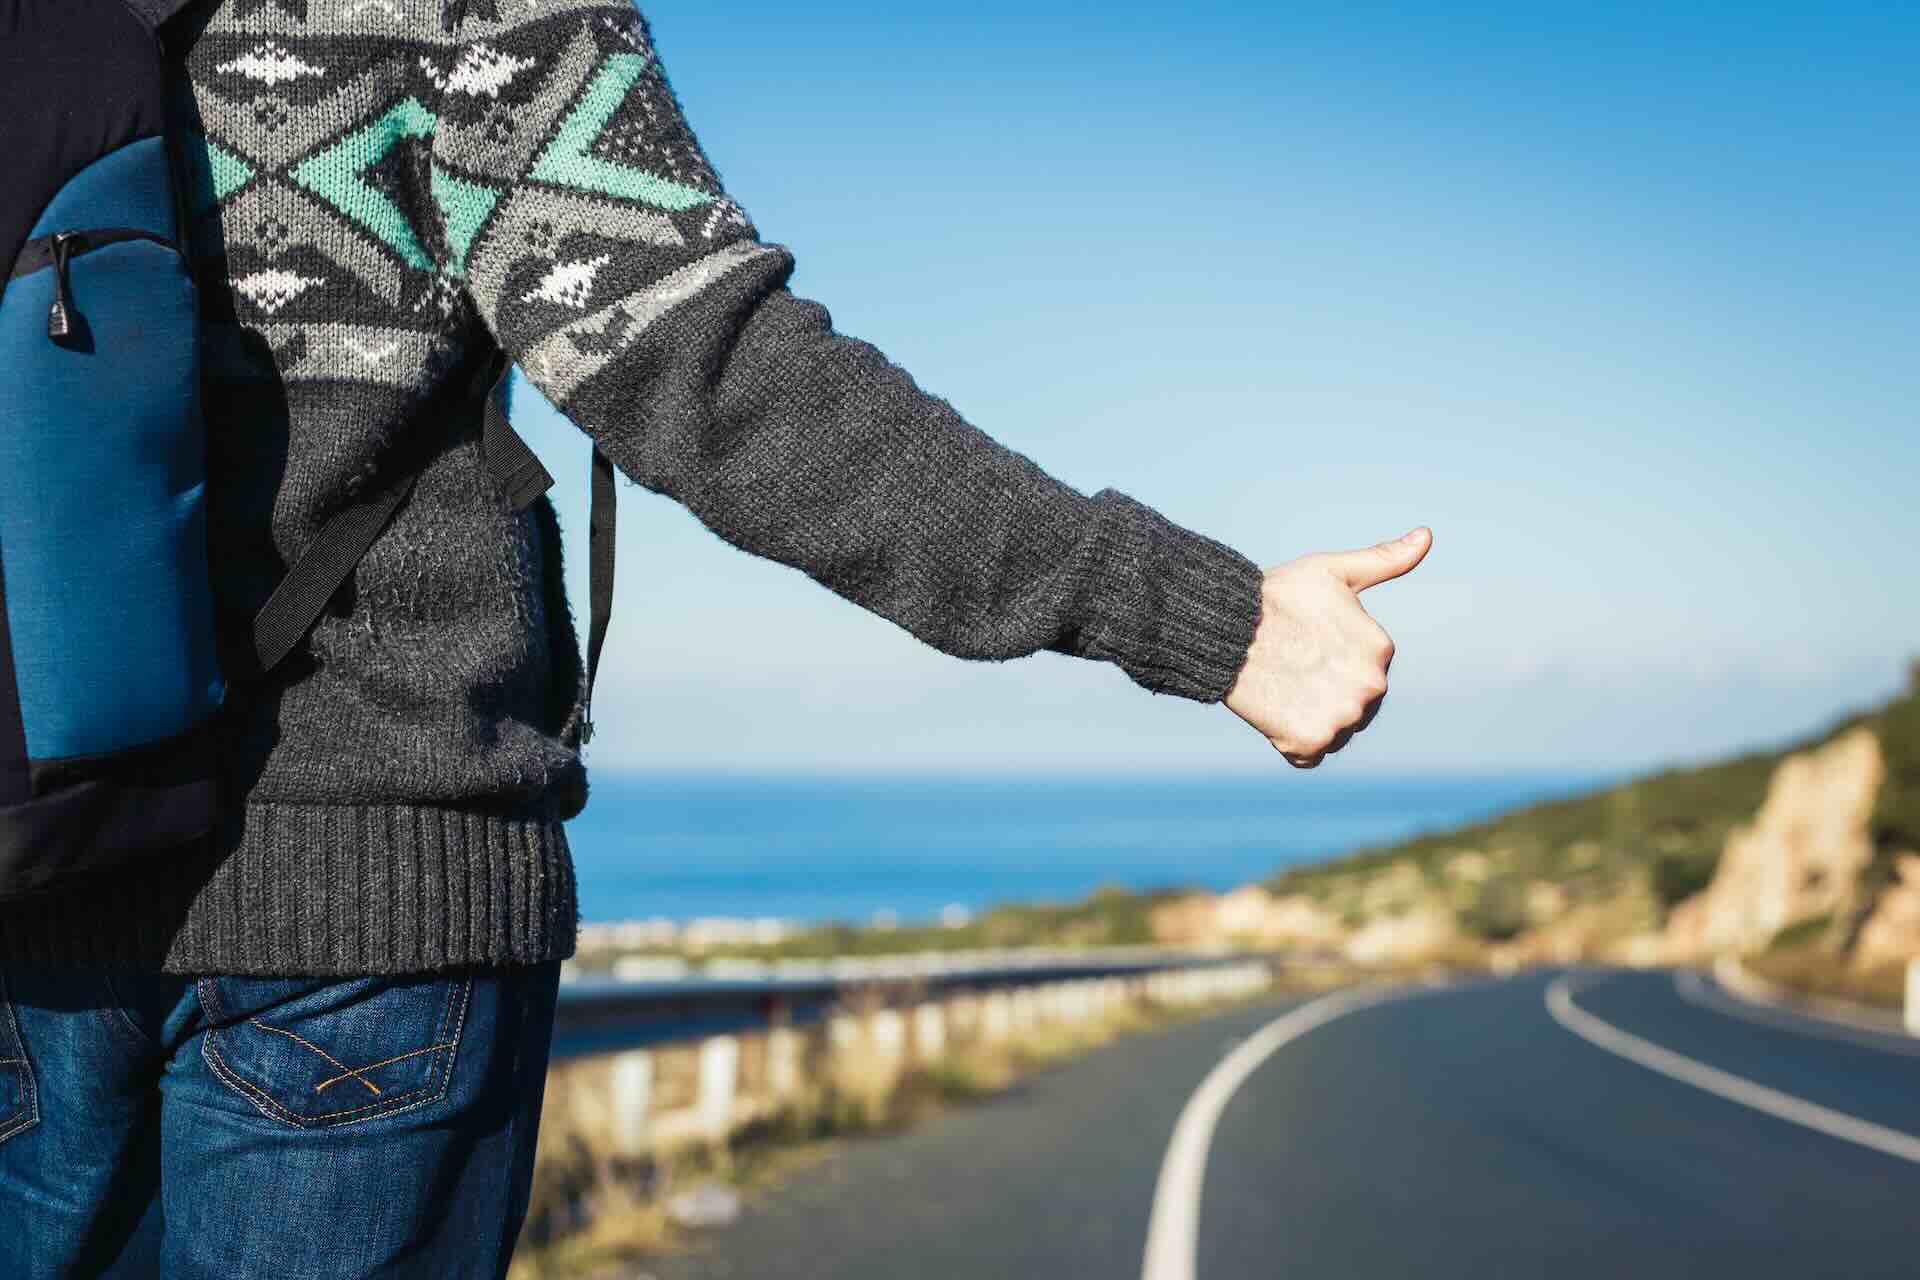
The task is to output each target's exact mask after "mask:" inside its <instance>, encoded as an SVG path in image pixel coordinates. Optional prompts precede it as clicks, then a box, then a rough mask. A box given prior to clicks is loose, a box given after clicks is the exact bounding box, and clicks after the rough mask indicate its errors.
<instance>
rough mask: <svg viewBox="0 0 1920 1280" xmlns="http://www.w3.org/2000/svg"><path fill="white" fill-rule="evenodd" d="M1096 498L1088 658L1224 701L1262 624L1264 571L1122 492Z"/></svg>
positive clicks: (1150, 683) (1137, 679) (1152, 684)
mask: <svg viewBox="0 0 1920 1280" xmlns="http://www.w3.org/2000/svg"><path fill="white" fill-rule="evenodd" d="M1094 501H1095V503H1096V504H1098V505H1099V506H1101V507H1102V513H1101V514H1102V518H1103V520H1104V521H1105V522H1106V529H1107V531H1108V532H1107V538H1106V545H1105V546H1104V547H1103V548H1102V555H1101V560H1100V571H1101V577H1100V580H1099V581H1098V583H1097V584H1096V590H1095V593H1094V595H1093V597H1092V598H1091V599H1090V600H1089V601H1088V604H1087V607H1088V609H1089V611H1090V612H1091V614H1092V615H1093V618H1094V622H1093V625H1092V626H1091V627H1090V628H1089V635H1090V640H1089V643H1088V646H1087V648H1086V650H1085V651H1084V653H1083V656H1085V657H1089V658H1096V659H1100V660H1103V661H1107V662H1112V663H1114V664H1115V665H1117V666H1118V667H1119V668H1120V669H1121V670H1123V671H1125V672H1126V673H1127V675H1128V677H1129V678H1130V679H1132V680H1133V682H1134V683H1135V684H1138V685H1140V686H1142V687H1143V688H1146V689H1149V690H1151V691H1153V692H1154V693H1171V694H1175V695H1177V696H1179V697H1182V698H1191V699H1193V700H1194V701H1196V702H1219V701H1220V700H1221V699H1222V698H1225V697H1226V696H1227V692H1228V691H1229V690H1230V689H1232V688H1233V683H1234V681H1235V680H1236V679H1237V678H1238V677H1239V675H1240V669H1241V668H1242V667H1243V666H1245V665H1246V661H1247V651H1248V649H1249V648H1251V647H1252V645H1253V633H1254V629H1255V628H1256V627H1257V626H1258V625H1259V622H1260V586H1261V579H1262V573H1261V570H1260V566H1258V565H1256V564H1255V563H1254V562H1253V561H1251V560H1249V559H1247V557H1246V556H1244V555H1242V554H1240V553H1239V552H1238V551H1235V550H1234V549H1233V548H1232V547H1229V546H1227V545H1225V544H1224V543H1220V542H1216V541H1214V540H1213V539H1212V538H1209V537H1206V536H1205V535H1203V534H1199V533H1195V532H1194V531H1193V530H1191V529H1186V528H1182V527H1181V526H1180V525H1177V524H1174V523H1173V522H1172V521H1170V520H1168V519H1167V518H1166V517H1165V516H1163V515H1161V514H1160V513H1159V512H1158V511H1155V510H1154V509H1153V508H1152V507H1149V506H1147V505H1145V504H1144V503H1141V502H1138V501H1136V500H1135V499H1133V498H1131V497H1128V496H1127V495H1126V494H1124V493H1121V492H1120V491H1119V490H1117V489H1103V490H1101V491H1100V492H1099V493H1097V494H1095V495H1094Z"/></svg>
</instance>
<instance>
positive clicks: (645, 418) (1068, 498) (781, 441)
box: [420, 0, 1260, 702]
mask: <svg viewBox="0 0 1920 1280" xmlns="http://www.w3.org/2000/svg"><path fill="white" fill-rule="evenodd" d="M445 61H446V66H445V67H444V68H438V69H436V75H437V76H438V77H439V79H437V80H436V83H439V84H443V85H444V92H443V93H442V94H441V96H440V99H439V101H438V103H437V109H436V112H435V128H434V140H433V147H432V156H431V189H430V191H429V192H427V193H425V195H423V196H422V198H421V200H420V203H422V204H425V203H427V201H426V198H425V196H426V195H430V197H431V203H432V205H433V206H434V207H435V208H437V209H438V211H439V214H440V227H439V232H440V234H439V244H438V245H437V246H436V250H437V254H438V256H439V258H440V262H439V268H440V274H441V278H442V279H445V280H450V281H458V282H459V283H460V286H461V288H462V291H463V292H464V293H465V294H466V295H467V297H468V298H470V299H471V301H472V303H473V306H474V308H475V310H476V311H477V313H478V316H479V319H480V321H481V322H482V323H483V324H485V325H486V327H487V328H488V329H489V330H490V331H491V332H492V333H493V334H494V335H495V336H496V337H497V338H498V340H499V341H500V343H501V344H502V345H503V346H504V347H505V348H506V350H507V351H508V353H509V354H510V355H511V356H512V357H513V359H514V360H515V362H516V363H518V364H519V366H520V367H521V369H522V370H523V371H524V372H525V374H526V376H527V377H528V378H529V379H531V380H532V381H533V383H534V385H536V386H538V387H539V388H540V389H541V391H542V392H544V393H545V394H546V396H547V398H548V399H549V400H551V401H552V402H553V403H554V404H556V405H558V406H559V407H560V408H561V409H562V410H563V411H564V412H565V413H566V414H567V416H568V417H570V418H571V419H572V420H573V421H574V422H575V423H577V424H578V425H579V426H580V427H581V428H582V429H583V430H585V431H586V432H587V433H589V434H590V435H592V436H593V438H594V439H595V440H596V441H597V442H598V443H599V444H600V445H601V446H602V447H603V448H604V449H605V451H606V453H607V454H608V456H609V457H611V458H612V459H613V461H614V463H615V464H616V465H617V466H618V467H619V468H620V469H621V470H622V471H624V472H625V473H626V474H627V475H629V476H630V477H632V478H633V479H634V480H636V481H638V482H639V483H641V484H644V485H646V486H647V487H648V488H650V489H652V490H654V491H656V492H658V493H662V494H665V495H667V496H668V497H671V498H673V499H675V500H676V501H678V502H680V503H682V504H684V505H685V506H686V507H687V508H688V509H689V510H691V511H692V512H693V513H694V514H695V515H696V516H697V517H699V519H700V520H701V521H702V522H704V523H705V524H706V525H707V527H708V528H710V529H712V530H713V531H714V532H715V533H717V534H718V535H719V536H721V537H722V538H724V539H726V540H727V541H728V542H730V543H732V544H733V545H734V546H737V547H739V548H741V549H743V550H745V551H748V552H751V553H752V554H754V555H757V556H763V557H766V558H768V559H772V560H777V561H780V562H781V563H783V564H787V565H791V566H792V567H794V568H796V569H799V570H801V571H802V572H804V573H806V574H807V575H809V576H810V577H812V578H813V579H815V580H816V581H818V582H820V583H822V584H824V585H825V586H827V587H829V588H830V589H832V590H833V591H835V592H837V593H838V594H840V595H841V596H843V597H845V598H846V599H848V600H851V601H853V602H854V603H855V604H858V605H860V606H861V607H862V608H865V609H868V610H870V611H872V612H873V613H876V614H879V615H880V616H881V617H884V618H887V619H889V620H890V621H892V622H894V623H897V624H898V625H900V626H901V627H904V628H905V629H906V630H907V631H909V632H911V633H912V634H913V635H915V636H918V637H919V638H920V639H922V640H924V641H925V642H926V643H928V644H930V645H933V646H934V647H935V648H938V649H940V650H942V651H943V652H946V653H950V654H953V655H955V656H957V657H963V658H981V659H1004V658H1013V657H1018V656H1020V655H1023V654H1028V653H1033V652H1036V651H1039V650H1042V649H1048V650H1053V651H1055V652H1059V653H1067V654H1073V655H1077V656H1079V657H1085V658H1094V659H1099V660H1103V661H1108V662H1112V663H1115V664H1116V665H1118V666H1119V667H1120V668H1121V669H1122V670H1124V671H1125V672H1126V673H1127V674H1128V675H1129V676H1131V677H1132V678H1133V679H1134V680H1135V681H1137V682H1139V683H1140V684H1141V685H1144V686H1145V687H1146V688H1148V689H1152V690H1154V691H1156V692H1161V693H1173V694H1178V695H1180V696H1182V697H1187V698H1193V699H1196V700H1199V701H1204V702H1211V701H1218V700H1219V699H1220V698H1222V697H1224V696H1225V694H1226V692H1227V691H1228V689H1230V688H1231V687H1232V684H1233V681H1234V679H1235V677H1236V676H1237V675H1238V673H1239V670H1240V667H1241V665H1242V664H1243V663H1244V661H1245V659H1246V654H1247V649H1248V646H1249V645H1250V643H1251V641H1252V637H1253V631H1254V626H1255V623H1256V622H1257V620H1258V617H1259V609H1260V571H1259V569H1258V567H1256V566H1255V565H1254V564H1253V562H1252V561H1250V560H1248V559H1247V558H1246V557H1245V556H1243V555H1241V554H1239V553H1238V552H1236V551H1234V550H1232V549H1231V548H1229V547H1226V546H1224V545H1222V544H1220V543H1218V542H1215V541H1213V540H1211V539H1209V538H1206V537H1203V536H1202V535H1200V534H1197V533H1194V532H1191V531H1189V530H1186V529H1183V528H1181V527H1179V526H1177V525H1175V524H1172V523H1171V522H1169V521H1167V520H1166V519H1164V518H1163V517H1162V516H1160V515H1159V513H1157V512H1155V511H1154V510H1152V509H1151V508H1149V507H1146V506H1144V505H1142V504H1140V503H1139V502H1136V501H1134V500H1133V499H1132V498H1130V497H1128V496H1126V495H1125V494H1122V493H1119V492H1117V491H1115V490H1112V489H1103V490H1101V491H1100V492H1098V493H1096V494H1094V495H1092V496H1091V497H1089V496H1087V495H1085V494H1083V493H1081V492H1079V491H1077V490H1075V489H1073V488H1071V487H1069V486H1068V485H1066V484H1063V483H1061V482H1060V481H1059V480H1057V479H1055V478H1053V477H1052V476H1050V475H1048V474H1047V473H1046V472H1044V471H1042V470H1041V469H1040V468H1039V467H1038V466H1036V465H1035V464H1034V463H1033V462H1032V461H1031V460H1030V459H1028V458H1026V457H1024V456H1023V455H1021V454H1019V453H1016V452H1014V451H1013V450H1011V449H1008V448H1006V447H1004V446H1003V445H1001V444H999V443H997V442H996V441H995V440H993V439H992V438H990V437H989V436H987V435H986V434H984V433H983V432H981V431H979V430H978V429H976V428H974V427H972V426H970V425H968V424H967V423H966V422H965V421H964V420H962V418H961V417H960V416H959V414H957V413H955V412H954V410H953V408H952V406H950V405H948V404H947V403H946V402H945V401H944V400H941V399H939V398H938V397H936V396H933V395H930V394H928V393H926V392H924V391H922V390H921V389H920V388H919V387H918V386H916V385H915V384H914V382H913V379H912V378H911V377H909V376H908V375H907V373H906V372H905V371H904V370H902V369H900V368H899V367H897V366H895V365H894V364H893V363H891V362H890V361H889V360H888V359H887V358H886V357H885V356H884V355H883V354H882V353H881V352H880V351H878V350H877V349H875V348H874V347H873V346H872V345H870V344H868V343H865V342H862V341H860V340H859V339H857V338H852V337H848V336H846V335H844V334H839V333H836V332H834V330H833V325H832V321H831V318H830V317H829V315H828V314H827V311H826V309H825V308H824V307H821V306H820V305H819V304H817V303H813V302H808V301H806V300H804V299H802V298H798V297H796V296H794V295H793V294H792V293H791V292H790V291H789V290H788V289H787V287H786V285H787V281H788V280H789V279H790V277H791V275H792V271H793V265H794V263H793V257H792V255H791V254H790V253H789V252H788V251H787V249H785V248H784V247H782V246H780V245H778V244H772V243H766V242H763V241H762V240H761V239H760V236H759V233H758V231H757V230H756V229H755V227H754V226H753V224H752V221H751V220H750V219H749V218H748V216H747V214H746V211H745V210H744V209H742V208H741V207H740V206H739V205H738V204H737V203H736V202H735V201H734V200H733V199H732V198H731V197H729V196H728V195H727V194H726V192H725V191H724V189H723V188H722V186H721V183H720V179H719V176H718V174H717V173H715V171H714V169H713V166H712V165H711V164H710V163H709V162H708V159H707V157H706V155H705V153H704V152H703V151H702V149H701V147H700V144H699V142H698V141H697V139H695V137H694V135H693V134H692V132H691V131H690V130H689V129H688V128H687V125H686V121H685V119H684V118H683V116H682V113H681V110H680V104H679V102H678V99H677V98H676V97H675V95H674V93H673V91H672V89H671V87H670V86H669V85H668V83H667V79H666V75H665V72H664V70H663V69H662V67H661V65H660V62H659V58H658V55H657V53H656V51H655V49H654V47H653V41H652V37H651V33H650V32H649V30H648V29H647V24H646V22H645V20H644V19H643V18H641V17H640V16H639V15H638V14H637V13H635V12H634V10H633V9H631V8H630V7H628V6H626V5H624V4H599V3H595V2H594V0H528V4H527V6H526V7H525V9H522V8H521V7H520V6H518V5H515V6H500V9H499V12H497V13H495V12H490V11H489V12H482V11H480V10H477V9H474V8H472V7H469V9H468V15H467V18H466V19H465V21H464V23H463V26H462V32H461V35H460V37H459V38H457V39H456V41H455V42H454V46H453V47H452V48H451V49H450V50H449V52H448V55H447V57H446V59H445Z"/></svg>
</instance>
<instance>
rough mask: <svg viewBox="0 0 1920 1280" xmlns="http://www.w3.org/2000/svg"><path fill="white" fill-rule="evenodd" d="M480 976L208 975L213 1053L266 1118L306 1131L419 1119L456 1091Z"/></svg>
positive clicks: (203, 999) (208, 1041) (212, 1063)
mask: <svg viewBox="0 0 1920 1280" xmlns="http://www.w3.org/2000/svg"><path fill="white" fill-rule="evenodd" d="M472 990H473V975H472V974H471V973H465V972H463V973H458V974H430V975H425V976H408V977H384V978H350V979H346V980H331V979H316V978H230V977H222V978H202V979H200V981H199V994H200V1003H201V1007H202V1008H203V1009H204V1010H205V1012H206V1015H207V1020H208V1024H209V1025H208V1030H207V1032H206V1034H205V1036H204V1037H203V1041H202V1044H201V1056H202V1057H203V1058H205V1059H206V1062H207V1065H208V1067H210V1068H211V1069H212V1071H213V1074H214V1075H215V1076H216V1077H217V1078H218V1079H219V1080H220V1081H221V1083H223V1084H225V1085H226V1086H227V1087H228V1088H230V1089H232V1090H233V1091H234V1092H236V1093H238V1094H239V1095H240V1096H241V1097H243V1098H245V1099H246V1100H247V1101H248V1102H250V1103H252V1104H253V1106H254V1107H255V1108H256V1109H258V1110H259V1111H260V1112H261V1113H262V1114H263V1115H266V1116H268V1117H270V1118H272V1119H274V1120H279V1121H281V1122H283V1123H285V1124H290V1125H294V1126H296V1127H298V1128H302V1129H319V1128H330V1127H334V1126H338V1125H347V1124H358V1123H360V1122H361V1121H365V1120H371V1119H374V1118H375V1117H377V1116H384V1115H391V1114H393V1113H395V1112H398V1111H410V1110H413V1109H414V1108H417V1107H423V1106H426V1105H428V1104H430V1103H433V1102H436V1101H438V1100H439V1099H440V1098H441V1097H443V1096H444V1095H445V1094H446V1092H447V1085H448V1082H449V1080H450V1079H451V1078H452V1076H453V1064H454V1058H455V1056H456V1055H457V1054H458V1052H459V1048H460V1036H461V1032H462V1031H463V1030H464V1029H465V1026H466V1015H467V1003H468V997H469V996H470V995H471V994H472Z"/></svg>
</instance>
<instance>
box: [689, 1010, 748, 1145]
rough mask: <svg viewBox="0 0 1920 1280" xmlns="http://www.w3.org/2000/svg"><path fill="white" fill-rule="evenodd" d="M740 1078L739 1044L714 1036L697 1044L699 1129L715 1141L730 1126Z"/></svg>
mask: <svg viewBox="0 0 1920 1280" xmlns="http://www.w3.org/2000/svg"><path fill="white" fill-rule="evenodd" d="M739 1079H740V1042H739V1041H738V1040H736V1039H734V1037H732V1036H714V1037H713V1038H711V1039H709V1040H706V1041H704V1042H703V1043H702V1044H701V1045H700V1102H699V1104H698V1105H699V1108H700V1127H701V1129H702V1130H704V1131H705V1132H706V1135H707V1136H708V1137H709V1138H712V1139H713V1140H714V1141H716V1142H718V1141H721V1140H722V1139H724V1138H725V1137H726V1136H727V1132H728V1130H730V1129H731V1128H732V1127H733V1095H734V1089H735V1086H736V1085H737V1084H738V1082H739Z"/></svg>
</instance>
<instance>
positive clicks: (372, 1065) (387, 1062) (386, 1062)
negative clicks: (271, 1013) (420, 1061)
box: [268, 1027, 453, 1093]
mask: <svg viewBox="0 0 1920 1280" xmlns="http://www.w3.org/2000/svg"><path fill="white" fill-rule="evenodd" d="M268 1030H273V1028H271V1027H269V1028H268ZM451 1048H453V1044H452V1042H451V1041H442V1042H440V1043H439V1044H430V1045H428V1046H427V1047H426V1048H424V1049H415V1050H413V1051H412V1052H410V1053H402V1054H397V1055H395V1056H394V1057H391V1058H383V1059H381V1060H380V1061H379V1062H369V1063H368V1064H367V1065H366V1066H364V1067H340V1069H341V1070H342V1071H345V1072H346V1074H345V1075H342V1076H335V1077H334V1078H333V1079H331V1080H322V1081H321V1082H320V1083H319V1084H317V1085H315V1086H313V1091H314V1092H315V1093H319V1092H320V1091H321V1090H323V1089H330V1088H332V1087H333V1086H334V1085H336V1084H339V1083H340V1082H341V1081H342V1080H360V1072H362V1071H372V1070H374V1069H376V1068H378V1067H390V1066H392V1065H393V1064H394V1063H396V1062H405V1061H406V1060H407V1059H408V1058H417V1057H419V1056H420V1055H421V1054H423V1053H434V1052H436V1051H438V1050H441V1049H451ZM333 1065H334V1066H336V1067H339V1066H340V1064H339V1063H337V1062H336V1063H334V1064H333ZM360 1083H361V1084H364V1085H366V1086H367V1087H368V1088H373V1085H372V1082H370V1081H367V1080H360ZM373 1091H374V1092H375V1093H378V1092H380V1091H379V1090H378V1089H374V1090H373Z"/></svg>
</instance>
